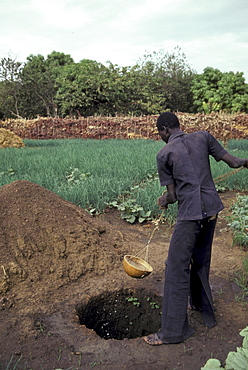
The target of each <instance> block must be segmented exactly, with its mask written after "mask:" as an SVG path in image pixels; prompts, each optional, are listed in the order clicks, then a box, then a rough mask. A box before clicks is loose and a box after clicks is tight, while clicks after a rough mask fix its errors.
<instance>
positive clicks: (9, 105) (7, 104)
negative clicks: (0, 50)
mask: <svg viewBox="0 0 248 370" xmlns="http://www.w3.org/2000/svg"><path fill="white" fill-rule="evenodd" d="M22 68H23V67H22V63H20V62H17V61H16V60H15V59H11V58H10V57H8V58H3V59H1V61H0V117H1V116H3V117H6V118H9V117H11V116H13V115H14V116H17V117H18V116H19V115H20V109H21V73H22Z"/></svg>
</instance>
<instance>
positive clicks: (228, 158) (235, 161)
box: [221, 153, 248, 168]
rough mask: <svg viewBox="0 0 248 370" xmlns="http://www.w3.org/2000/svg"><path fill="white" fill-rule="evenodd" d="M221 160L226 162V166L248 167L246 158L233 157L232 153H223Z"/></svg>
mask: <svg viewBox="0 0 248 370" xmlns="http://www.w3.org/2000/svg"><path fill="white" fill-rule="evenodd" d="M221 160H222V161H223V162H225V163H226V164H228V166H229V167H231V168H239V167H242V166H243V167H246V168H248V159H243V158H238V157H234V156H233V155H231V154H229V153H226V154H225V155H223V157H222V158H221Z"/></svg>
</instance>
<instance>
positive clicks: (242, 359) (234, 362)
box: [201, 326, 248, 370]
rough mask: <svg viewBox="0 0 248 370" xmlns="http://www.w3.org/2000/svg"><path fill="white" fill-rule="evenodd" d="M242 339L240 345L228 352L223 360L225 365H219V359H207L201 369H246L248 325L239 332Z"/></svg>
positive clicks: (247, 367)
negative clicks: (235, 349)
mask: <svg viewBox="0 0 248 370" xmlns="http://www.w3.org/2000/svg"><path fill="white" fill-rule="evenodd" d="M239 334H240V335H241V336H242V337H244V339H243V343H242V347H238V348H237V351H236V352H234V351H232V352H229V353H228V355H227V358H226V361H225V366H224V367H221V363H220V361H219V360H217V359H215V358H211V359H209V360H208V361H207V362H206V364H205V366H204V367H202V368H201V370H247V369H248V326H247V327H246V328H245V329H243V330H242V331H241V332H240V333H239Z"/></svg>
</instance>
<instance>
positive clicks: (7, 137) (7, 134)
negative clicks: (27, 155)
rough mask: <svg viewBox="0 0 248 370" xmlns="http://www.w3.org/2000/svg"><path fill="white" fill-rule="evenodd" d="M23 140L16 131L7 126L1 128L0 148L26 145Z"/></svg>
mask: <svg viewBox="0 0 248 370" xmlns="http://www.w3.org/2000/svg"><path fill="white" fill-rule="evenodd" d="M24 146H25V144H24V142H23V140H22V139H21V138H20V137H19V136H17V135H16V134H15V133H14V132H12V131H10V130H7V129H5V128H0V148H8V147H14V148H20V147H24Z"/></svg>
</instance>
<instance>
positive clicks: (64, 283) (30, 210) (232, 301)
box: [0, 181, 248, 370]
mask: <svg viewBox="0 0 248 370" xmlns="http://www.w3.org/2000/svg"><path fill="white" fill-rule="evenodd" d="M235 196H236V194H235V193H225V194H222V195H221V197H222V199H223V202H224V204H225V206H226V208H225V210H224V211H223V212H222V213H221V214H220V217H219V221H218V225H217V229H216V235H215V239H214V245H213V258H212V269H211V285H212V290H213V296H214V303H215V306H216V309H217V311H216V316H217V326H216V327H214V328H212V329H207V328H206V327H204V326H203V325H202V322H201V318H200V316H199V315H198V313H197V312H195V311H189V320H190V322H191V325H192V326H193V327H194V328H195V330H196V332H195V334H194V336H193V337H192V338H190V339H189V340H188V341H186V342H184V343H181V344H174V345H163V346H159V347H152V346H149V345H147V344H146V343H145V342H144V341H143V340H142V338H141V336H138V337H136V338H133V339H128V338H124V339H122V340H118V339H102V338H101V337H100V336H98V335H97V334H96V332H95V331H94V330H92V329H88V328H86V327H85V326H84V325H80V322H79V317H78V313H79V312H80V307H83V306H84V305H85V304H86V303H88V302H89V301H90V300H91V299H95V297H96V296H98V295H100V294H105V293H107V294H106V297H111V294H117V295H118V294H121V293H118V292H119V291H120V292H121V291H122V290H126V289H127V290H128V291H130V292H133V293H132V294H133V295H134V296H137V297H138V296H140V294H141V292H143V290H145V292H147V297H149V298H150V297H153V295H157V296H158V300H159V299H160V298H161V296H162V292H163V275H164V261H165V259H166V254H167V250H168V245H169V240H170V236H171V233H172V228H169V227H168V225H166V224H161V225H160V226H159V229H158V230H157V231H156V232H155V234H154V236H153V238H152V241H151V244H150V246H149V263H150V264H151V265H152V267H153V269H154V271H153V272H152V273H151V274H150V275H149V276H148V277H146V278H144V279H133V278H131V277H130V276H128V275H127V274H126V273H125V271H124V270H123V268H122V259H123V256H124V255H125V254H126V253H129V254H136V253H137V252H138V251H139V250H141V249H142V248H143V247H144V246H145V245H146V243H147V241H148V239H149V236H150V235H151V232H152V230H153V228H154V224H153V223H146V224H142V225H139V224H134V225H130V224H127V223H126V222H125V221H123V220H121V218H120V215H119V213H118V212H117V211H115V210H106V212H105V213H104V214H102V215H100V216H97V217H92V216H90V215H89V214H88V213H87V212H86V211H84V210H82V209H81V208H79V207H77V206H75V205H73V204H72V203H70V202H68V201H65V200H63V199H61V198H60V197H58V196H57V195H56V194H54V193H52V192H50V191H48V190H46V189H44V188H42V187H40V186H39V185H36V184H33V183H30V182H28V181H15V182H14V183H11V184H9V185H5V186H3V187H1V188H0V204H1V213H0V252H1V253H0V369H22V370H23V369H32V370H36V369H44V370H51V369H63V370H66V369H68V370H69V369H72V370H73V369H74V370H75V369H88V368H93V367H95V368H96V369H117V370H118V369H137V370H138V369H142V370H146V369H149V370H151V369H156V370H160V369H161V370H162V369H163V370H166V369H167V370H175V369H187V370H190V369H200V368H201V366H203V365H204V364H205V363H206V361H207V360H208V359H209V358H211V357H215V358H218V359H219V360H221V361H222V363H223V362H224V360H225V358H226V356H227V354H228V352H230V351H235V350H236V347H238V346H240V345H241V342H242V338H241V337H240V336H239V331H240V330H242V329H243V328H245V327H246V326H247V317H248V315H247V304H245V303H242V302H240V301H239V300H238V299H237V296H238V295H239V294H240V288H239V287H238V286H237V285H236V284H235V283H234V279H233V277H234V273H235V272H236V271H238V270H239V269H240V268H241V266H242V256H244V255H245V253H246V254H247V252H245V251H242V250H241V249H240V248H239V247H238V246H233V245H232V232H231V230H230V229H229V228H228V225H227V221H226V216H227V215H228V214H230V204H231V203H232V201H234V199H235ZM142 289H143V290H142ZM110 293H111V294H110ZM130 294H131V293H130ZM108 299H109V300H110V299H111V298H108ZM110 303H111V302H110ZM125 303H126V304H125ZM129 303H130V302H128V301H127V300H125V301H124V304H123V303H122V304H123V307H122V308H123V312H124V309H125V307H126V306H127V305H128V304H129ZM116 305H117V304H116ZM112 306H113V307H114V306H115V303H114V302H112ZM129 307H130V306H129ZM131 307H132V310H131V311H129V313H128V314H127V315H130V320H129V324H130V325H132V322H131V320H132V317H131V315H132V312H134V315H135V314H137V312H138V311H137V310H138V309H139V307H136V306H135V305H133V306H132V305H131ZM118 309H119V310H121V307H118ZM175 309H176V308H175ZM106 310H108V311H110V310H111V304H110V305H109V306H108V307H107V308H106ZM127 315H126V314H125V317H126V316H127ZM136 316H137V315H136ZM151 321H152V320H151ZM153 321H154V320H153ZM142 325H144V326H146V327H148V325H149V323H145V324H144V322H143V321H140V326H142ZM157 325H159V323H158V324H157ZM146 327H144V330H145V329H146Z"/></svg>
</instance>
